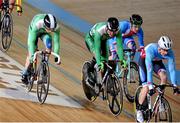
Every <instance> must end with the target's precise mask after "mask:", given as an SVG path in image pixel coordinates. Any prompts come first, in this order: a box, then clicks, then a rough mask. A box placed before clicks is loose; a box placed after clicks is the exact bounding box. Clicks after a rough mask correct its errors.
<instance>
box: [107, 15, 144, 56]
mask: <svg viewBox="0 0 180 123" xmlns="http://www.w3.org/2000/svg"><path fill="white" fill-rule="evenodd" d="M142 23H143V19H142V17H141V16H140V15H138V14H133V15H131V17H130V20H123V21H120V22H119V29H120V30H121V32H122V40H123V43H124V44H125V45H126V46H127V47H128V48H129V49H132V50H134V51H135V50H136V43H135V41H134V36H137V37H138V42H139V46H140V48H141V54H142V55H144V33H143V29H142V27H141V25H142ZM108 43H109V47H110V52H111V56H110V58H109V59H115V58H117V53H116V37H113V38H111V39H109V40H108ZM134 55H135V52H133V53H132V54H131V58H132V59H133V58H134Z"/></svg>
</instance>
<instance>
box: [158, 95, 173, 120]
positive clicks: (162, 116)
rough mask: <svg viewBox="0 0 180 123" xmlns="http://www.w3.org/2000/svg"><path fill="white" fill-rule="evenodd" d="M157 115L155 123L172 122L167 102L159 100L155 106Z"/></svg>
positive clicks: (162, 99)
mask: <svg viewBox="0 0 180 123" xmlns="http://www.w3.org/2000/svg"><path fill="white" fill-rule="evenodd" d="M157 108H158V110H157V114H155V122H172V112H171V107H170V105H169V103H168V101H167V100H166V99H165V98H161V102H160V101H159V103H158V106H157Z"/></svg>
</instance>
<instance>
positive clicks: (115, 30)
mask: <svg viewBox="0 0 180 123" xmlns="http://www.w3.org/2000/svg"><path fill="white" fill-rule="evenodd" d="M108 30H109V31H111V32H113V33H117V32H118V31H119V28H118V29H109V28H108Z"/></svg>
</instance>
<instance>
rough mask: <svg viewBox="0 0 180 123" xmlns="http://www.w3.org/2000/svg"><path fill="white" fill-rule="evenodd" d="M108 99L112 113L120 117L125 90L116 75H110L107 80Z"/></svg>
mask: <svg viewBox="0 0 180 123" xmlns="http://www.w3.org/2000/svg"><path fill="white" fill-rule="evenodd" d="M106 97H107V103H108V105H109V109H110V111H111V112H112V113H113V114H114V115H115V116H117V115H119V114H120V113H121V111H122V107H123V90H122V87H121V83H120V82H119V79H118V78H117V76H116V75H114V74H110V75H108V76H107V79H106Z"/></svg>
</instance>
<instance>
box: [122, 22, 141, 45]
mask: <svg viewBox="0 0 180 123" xmlns="http://www.w3.org/2000/svg"><path fill="white" fill-rule="evenodd" d="M119 27H120V30H121V33H122V37H123V39H125V38H128V37H134V36H137V37H138V42H139V46H140V47H143V46H144V32H143V30H142V28H141V27H140V29H139V31H138V32H137V33H134V32H133V31H131V23H130V22H129V21H128V20H124V21H120V22H119Z"/></svg>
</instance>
